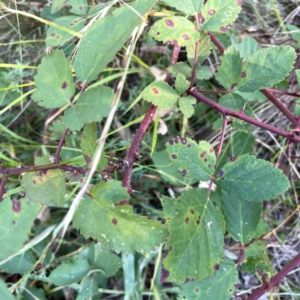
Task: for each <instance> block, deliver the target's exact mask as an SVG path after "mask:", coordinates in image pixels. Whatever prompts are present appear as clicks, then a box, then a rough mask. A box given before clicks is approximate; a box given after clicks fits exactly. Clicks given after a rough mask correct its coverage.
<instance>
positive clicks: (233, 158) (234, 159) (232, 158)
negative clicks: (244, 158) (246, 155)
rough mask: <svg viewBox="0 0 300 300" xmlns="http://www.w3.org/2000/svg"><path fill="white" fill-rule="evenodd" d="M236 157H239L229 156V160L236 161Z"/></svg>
mask: <svg viewBox="0 0 300 300" xmlns="http://www.w3.org/2000/svg"><path fill="white" fill-rule="evenodd" d="M236 159H237V156H233V157H231V158H229V161H231V162H234V161H236Z"/></svg>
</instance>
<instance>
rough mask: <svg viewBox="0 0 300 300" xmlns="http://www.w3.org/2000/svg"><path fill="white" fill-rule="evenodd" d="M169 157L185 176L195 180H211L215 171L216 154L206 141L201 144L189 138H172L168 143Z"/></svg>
mask: <svg viewBox="0 0 300 300" xmlns="http://www.w3.org/2000/svg"><path fill="white" fill-rule="evenodd" d="M166 151H167V152H168V154H169V159H170V160H171V162H172V164H174V166H175V167H176V168H178V169H179V170H180V171H181V172H182V174H183V176H186V177H190V178H192V179H194V180H201V181H207V180H210V178H211V175H212V174H213V173H214V166H215V164H216V155H215V152H214V149H213V147H212V146H211V145H210V144H209V143H208V142H205V141H201V142H200V143H199V145H198V144H197V143H196V142H194V141H193V140H191V139H189V138H187V139H186V138H182V137H180V138H175V139H170V140H169V141H168V142H167V143H166Z"/></svg>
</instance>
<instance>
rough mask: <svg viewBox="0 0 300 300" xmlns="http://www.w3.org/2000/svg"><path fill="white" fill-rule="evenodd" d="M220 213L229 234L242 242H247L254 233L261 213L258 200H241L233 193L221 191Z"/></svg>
mask: <svg viewBox="0 0 300 300" xmlns="http://www.w3.org/2000/svg"><path fill="white" fill-rule="evenodd" d="M222 194H223V195H222V196H223V197H222V213H223V215H224V218H225V221H226V229H227V231H228V232H229V234H230V236H231V237H232V238H233V239H234V240H236V241H238V242H241V243H242V244H246V243H248V242H249V241H250V240H251V239H252V238H253V235H254V233H255V230H256V227H257V224H258V221H259V219H260V215H261V209H262V205H261V203H260V202H253V201H246V200H241V199H239V198H238V197H236V196H235V194H231V195H230V194H228V193H227V192H226V191H223V193H222Z"/></svg>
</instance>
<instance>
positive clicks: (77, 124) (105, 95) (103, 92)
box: [63, 86, 113, 130]
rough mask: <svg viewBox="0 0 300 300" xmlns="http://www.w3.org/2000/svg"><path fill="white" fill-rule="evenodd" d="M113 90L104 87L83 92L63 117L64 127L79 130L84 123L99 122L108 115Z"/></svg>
mask: <svg viewBox="0 0 300 300" xmlns="http://www.w3.org/2000/svg"><path fill="white" fill-rule="evenodd" d="M112 99H113V90H112V89H110V88H107V87H104V86H98V87H96V88H92V89H89V90H87V91H85V92H84V93H83V94H82V95H81V97H80V98H79V100H78V101H77V102H76V103H75V105H74V106H72V107H69V108H68V109H67V110H66V112H65V115H64V116H63V122H64V123H65V126H66V127H67V128H69V129H71V130H80V129H81V128H82V127H83V125H84V124H85V123H92V122H100V121H102V119H103V118H104V117H106V116H107V115H108V113H109V110H110V106H111V102H112Z"/></svg>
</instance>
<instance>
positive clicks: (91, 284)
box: [76, 277, 100, 300]
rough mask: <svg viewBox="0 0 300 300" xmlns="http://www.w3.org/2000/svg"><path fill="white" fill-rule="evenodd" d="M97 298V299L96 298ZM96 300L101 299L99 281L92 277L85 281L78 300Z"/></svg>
mask: <svg viewBox="0 0 300 300" xmlns="http://www.w3.org/2000/svg"><path fill="white" fill-rule="evenodd" d="M95 296H96V297H95ZM87 299H88V300H96V299H100V298H99V291H98V284H97V281H96V280H95V279H94V278H93V277H91V278H89V279H87V280H85V281H84V283H83V286H82V287H81V290H80V292H79V293H78V295H77V297H76V300H87Z"/></svg>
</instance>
